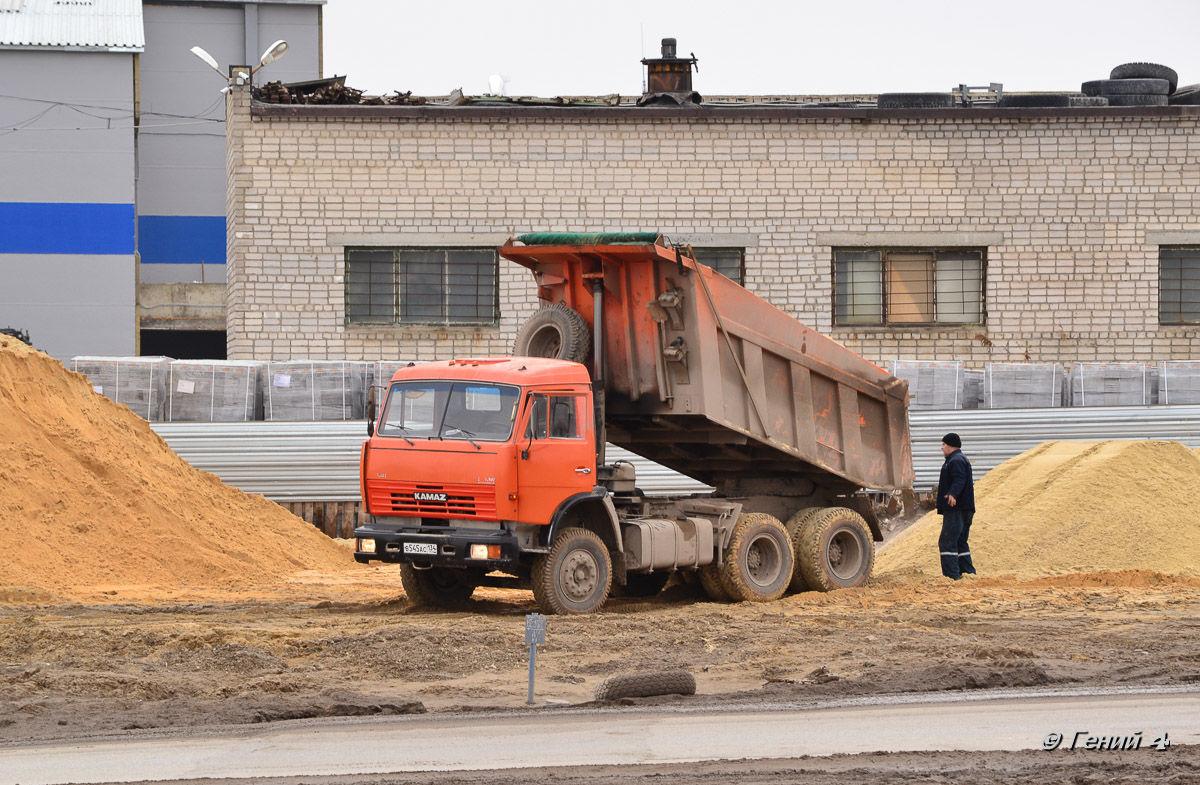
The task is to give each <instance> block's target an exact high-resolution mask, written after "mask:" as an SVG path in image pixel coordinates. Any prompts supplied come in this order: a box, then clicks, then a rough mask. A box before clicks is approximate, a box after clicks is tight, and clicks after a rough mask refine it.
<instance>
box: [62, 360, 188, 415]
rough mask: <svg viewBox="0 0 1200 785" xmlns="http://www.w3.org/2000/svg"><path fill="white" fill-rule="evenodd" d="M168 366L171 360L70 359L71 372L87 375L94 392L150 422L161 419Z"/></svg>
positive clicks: (164, 406)
mask: <svg viewBox="0 0 1200 785" xmlns="http://www.w3.org/2000/svg"><path fill="white" fill-rule="evenodd" d="M170 364H171V358H170V357H92V356H80V357H73V358H71V370H72V371H75V372H76V373H82V374H83V375H84V376H86V377H87V378H88V381H90V382H91V383H92V389H93V390H95V391H96V392H98V393H100V394H101V395H104V396H107V397H108V398H111V399H112V400H114V401H116V402H117V403H123V404H125V405H126V406H128V407H129V410H130V411H132V412H133V413H134V414H136V415H138V416H139V417H143V418H145V419H147V420H149V421H150V422H162V420H163V412H164V410H165V408H166V401H167V374H168V370H169V366H170Z"/></svg>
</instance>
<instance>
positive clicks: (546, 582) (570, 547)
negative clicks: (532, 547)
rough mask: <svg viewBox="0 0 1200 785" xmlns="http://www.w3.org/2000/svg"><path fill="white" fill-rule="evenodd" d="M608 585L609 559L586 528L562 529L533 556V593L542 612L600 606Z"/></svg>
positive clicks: (581, 610) (586, 610)
mask: <svg viewBox="0 0 1200 785" xmlns="http://www.w3.org/2000/svg"><path fill="white" fill-rule="evenodd" d="M611 586H612V560H611V559H610V558H609V555H608V549H607V548H605V547H604V542H603V541H601V539H600V538H599V537H598V536H596V535H595V534H593V533H592V532H590V531H588V530H587V529H579V528H570V529H563V530H562V531H561V532H559V534H558V536H557V537H555V538H554V544H553V545H552V546H551V548H550V552H549V553H547V554H544V555H542V556H538V557H537V558H536V559H534V560H533V597H534V599H536V600H537V603H538V606H539V607H540V608H541V609H542V611H543V612H544V613H558V614H579V613H592V612H594V611H598V610H600V606H602V605H604V601H605V600H606V599H608V590H609V589H610V588H611Z"/></svg>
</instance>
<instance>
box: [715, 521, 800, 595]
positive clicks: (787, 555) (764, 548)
mask: <svg viewBox="0 0 1200 785" xmlns="http://www.w3.org/2000/svg"><path fill="white" fill-rule="evenodd" d="M794 564H795V559H794V557H793V555H792V538H791V537H789V536H788V533H787V529H785V528H784V526H783V524H782V523H780V522H779V519H778V518H775V517H773V516H770V515H767V514H766V513H761V512H751V513H742V514H741V515H739V516H738V520H737V523H735V524H734V525H733V534H732V536H731V537H730V539H729V547H728V548H726V550H725V560H724V562H723V563H722V564H721V571H720V576H721V587H722V588H724V589H725V593H726V594H728V595H729V598H730V599H731V600H736V601H738V602H770V601H771V600H777V599H779V598H780V597H782V596H783V594H784V592H786V591H787V588H788V584H790V583H791V580H792V566H793V565H794Z"/></svg>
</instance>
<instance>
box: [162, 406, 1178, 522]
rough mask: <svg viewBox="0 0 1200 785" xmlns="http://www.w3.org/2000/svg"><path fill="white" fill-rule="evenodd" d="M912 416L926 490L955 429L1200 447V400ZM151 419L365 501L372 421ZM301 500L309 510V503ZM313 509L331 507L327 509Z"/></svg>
mask: <svg viewBox="0 0 1200 785" xmlns="http://www.w3.org/2000/svg"><path fill="white" fill-rule="evenodd" d="M909 421H910V428H911V431H912V439H913V464H914V468H915V469H916V475H917V484H916V487H917V489H918V490H927V489H928V488H929V487H930V486H931V485H933V484H934V483H935V482H937V477H938V470H939V469H940V467H941V464H942V453H941V448H940V445H941V438H942V435H943V434H945V433H946V432H947V431H955V432H957V433H958V434H959V435H960V436H962V440H963V452H965V453H966V454H967V456H968V457H970V459H971V463H972V464H973V465H974V467H975V477H976V479H978V478H979V477H982V476H983V475H984V474H985V473H986V472H987V471H988V470H989V469H992V468H994V467H995V466H996V465H998V464H1000V463H1002V462H1004V461H1006V460H1008V459H1009V458H1011V457H1013V456H1014V455H1019V454H1020V453H1022V452H1024V451H1025V450H1028V449H1029V448H1031V447H1034V446H1035V445H1038V444H1040V443H1042V442H1045V441H1060V440H1067V441H1100V440H1105V439H1163V440H1177V441H1180V442H1182V443H1183V444H1185V445H1187V446H1188V447H1192V448H1196V447H1200V406H1114V407H1078V408H1054V409H957V410H953V411H913V412H909ZM151 427H152V428H153V429H154V430H155V431H156V432H157V433H158V434H159V435H160V436H162V437H163V439H165V440H166V442H167V444H169V445H170V446H171V448H172V449H173V450H175V452H177V453H179V455H181V456H182V457H183V458H184V459H185V460H187V461H188V462H189V463H191V464H192V465H193V466H195V467H196V468H198V469H202V470H204V471H207V472H212V473H213V474H216V475H217V476H218V477H220V478H221V479H222V480H224V481H225V482H226V483H228V484H230V485H233V486H236V487H238V488H241V489H242V490H244V491H248V492H250V493H260V494H262V495H263V496H266V497H267V498H268V499H273V500H275V501H277V502H280V503H284V504H286V505H287V506H289V507H290V508H292V509H293V511H295V510H297V508H298V505H305V504H308V503H311V502H357V501H358V456H359V450H360V448H361V446H362V442H363V440H364V439H365V438H366V423H365V422H362V421H350V422H244V423H151ZM608 459H609V460H610V461H612V460H616V459H625V460H628V461H631V462H633V463H634V464H635V465H636V466H637V476H638V487H640V488H641V489H642V490H644V491H645V492H646V493H650V494H670V493H697V492H701V491H705V490H708V488H707V486H705V485H703V484H701V483H698V482H696V481H695V480H692V479H689V478H688V477H685V476H683V475H681V474H678V473H677V472H673V471H671V470H670V469H667V468H665V467H662V466H659V465H657V464H653V463H651V462H649V461H647V460H645V459H644V458H640V457H638V456H636V455H634V454H632V453H629V452H627V451H625V450H621V449H620V448H617V447H611V446H610V447H609V452H608ZM308 506H309V507H310V508H311V507H312V505H311V504H309V505H308ZM299 509H301V512H303V507H300V508H299ZM313 514H314V515H318V516H321V515H325V516H329V515H330V513H329V512H327V511H324V512H314V513H313ZM305 517H306V518H308V516H307V515H305ZM333 517H335V518H336V521H331V522H330V524H329V526H326V527H325V528H330V527H336V528H337V529H338V530H339V531H343V532H344V531H346V530H347V528H348V524H347V522H346V521H349V520H350V519H351V517H352V516H351V514H350V513H349V512H348V511H339V512H337V513H336V515H334V516H333ZM343 519H345V520H343ZM309 520H312V519H311V518H309Z"/></svg>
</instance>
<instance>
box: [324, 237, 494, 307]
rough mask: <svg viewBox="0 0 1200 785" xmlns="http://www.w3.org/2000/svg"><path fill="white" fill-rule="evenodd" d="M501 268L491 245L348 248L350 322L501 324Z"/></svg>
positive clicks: (347, 305) (347, 279)
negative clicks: (499, 272) (469, 246)
mask: <svg viewBox="0 0 1200 785" xmlns="http://www.w3.org/2000/svg"><path fill="white" fill-rule="evenodd" d="M497 271H498V261H497V256H496V252H495V250H493V249H490V248H488V249H484V248H348V249H346V321H347V322H348V323H350V324H445V325H453V324H496V321H497V316H498V313H499V290H498V286H497Z"/></svg>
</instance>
